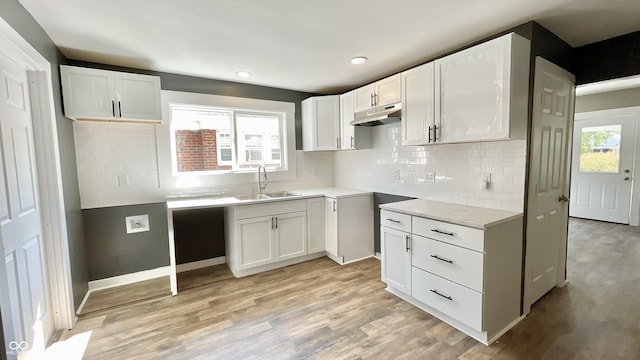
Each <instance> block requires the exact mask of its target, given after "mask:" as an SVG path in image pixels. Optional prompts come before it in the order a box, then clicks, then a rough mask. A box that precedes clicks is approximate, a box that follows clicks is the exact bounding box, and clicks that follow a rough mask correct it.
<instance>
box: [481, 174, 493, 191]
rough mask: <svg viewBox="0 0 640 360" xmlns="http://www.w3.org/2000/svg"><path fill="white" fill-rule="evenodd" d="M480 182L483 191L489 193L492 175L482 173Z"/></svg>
mask: <svg viewBox="0 0 640 360" xmlns="http://www.w3.org/2000/svg"><path fill="white" fill-rule="evenodd" d="M480 180H481V181H482V191H487V190H488V189H490V188H491V174H490V173H481V174H480Z"/></svg>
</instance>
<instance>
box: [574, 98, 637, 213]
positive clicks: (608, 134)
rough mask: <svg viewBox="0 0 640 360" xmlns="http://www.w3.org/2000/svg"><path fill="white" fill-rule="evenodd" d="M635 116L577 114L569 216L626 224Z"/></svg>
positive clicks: (601, 112) (606, 112) (610, 112)
mask: <svg viewBox="0 0 640 360" xmlns="http://www.w3.org/2000/svg"><path fill="white" fill-rule="evenodd" d="M637 117H638V116H637V115H636V114H635V113H634V114H627V115H620V113H619V112H618V111H617V110H609V111H598V112H594V113H591V115H589V114H582V115H581V114H576V122H575V125H574V131H573V161H572V168H571V203H570V208H569V214H570V215H571V216H575V217H581V218H587V219H593V220H602V221H610V222H616V223H622V224H628V223H629V213H630V206H631V204H630V202H631V184H632V172H633V161H634V152H635V146H636V145H635V143H636V139H635V133H636V118H637Z"/></svg>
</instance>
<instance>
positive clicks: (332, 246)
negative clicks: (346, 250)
mask: <svg viewBox="0 0 640 360" xmlns="http://www.w3.org/2000/svg"><path fill="white" fill-rule="evenodd" d="M325 211H326V212H325V213H326V217H325V220H326V222H327V223H326V225H327V227H326V234H327V252H328V253H330V254H332V255H334V256H338V200H336V199H332V198H326V200H325Z"/></svg>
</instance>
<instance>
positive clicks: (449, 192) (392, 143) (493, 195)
mask: <svg viewBox="0 0 640 360" xmlns="http://www.w3.org/2000/svg"><path fill="white" fill-rule="evenodd" d="M525 165H526V141H525V140H511V141H498V142H483V143H467V144H441V145H429V146H402V145H401V134H400V126H399V125H398V124H391V125H382V126H377V127H375V128H374V129H373V148H372V149H367V150H356V151H343V152H336V153H335V186H339V187H346V188H354V189H362V190H369V191H376V192H383V193H390V194H397V195H405V196H413V197H418V198H423V199H429V200H439V201H445V202H451V203H458V204H468V205H474V206H482V207H488V208H495V209H504V210H514V211H522V210H523V208H524V176H525V170H526V168H525ZM396 171H397V174H398V175H399V178H396ZM428 171H434V172H435V173H436V183H429V182H426V179H425V177H426V172H428ZM482 173H490V174H491V182H492V183H491V186H490V187H489V189H487V190H486V191H483V190H482V181H481V178H480V175H481V174H482Z"/></svg>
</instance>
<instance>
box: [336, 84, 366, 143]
mask: <svg viewBox="0 0 640 360" xmlns="http://www.w3.org/2000/svg"><path fill="white" fill-rule="evenodd" d="M354 109H355V106H354V92H353V91H349V92H348V93H344V94H342V95H340V150H356V149H370V148H371V142H372V141H371V133H372V131H371V127H368V126H366V127H365V126H353V125H350V124H349V123H350V122H351V121H353V119H354Z"/></svg>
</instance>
